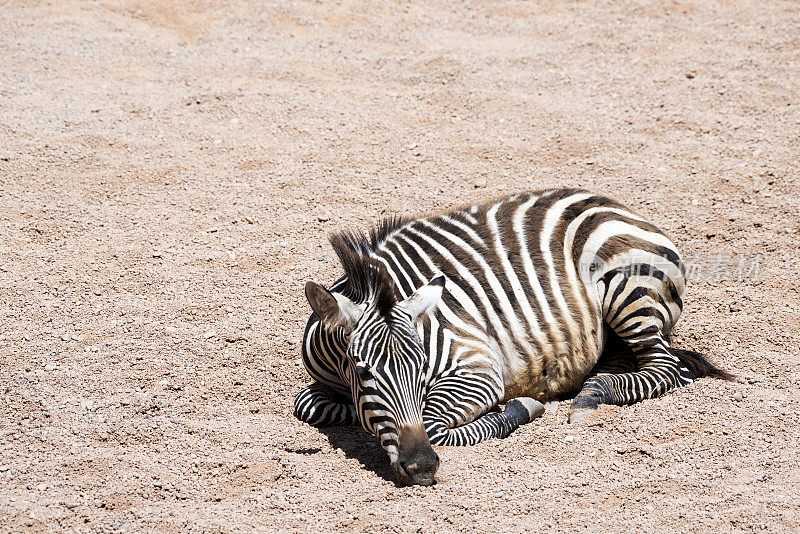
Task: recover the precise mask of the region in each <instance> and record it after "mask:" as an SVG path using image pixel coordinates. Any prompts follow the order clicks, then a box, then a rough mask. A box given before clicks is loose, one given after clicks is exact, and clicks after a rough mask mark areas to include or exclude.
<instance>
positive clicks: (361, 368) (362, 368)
mask: <svg viewBox="0 0 800 534" xmlns="http://www.w3.org/2000/svg"><path fill="white" fill-rule="evenodd" d="M356 374H358V378H360V379H361V380H369V379H370V378H372V373H371V372H370V370H369V368H368V367H367V366H366V364H363V363H358V364H356Z"/></svg>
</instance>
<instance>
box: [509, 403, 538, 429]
mask: <svg viewBox="0 0 800 534" xmlns="http://www.w3.org/2000/svg"><path fill="white" fill-rule="evenodd" d="M503 412H504V413H505V414H506V415H508V416H509V418H513V419H516V420H518V421H519V424H521V425H524V424H526V423H530V422H531V421H533V420H534V419H536V418H537V417H540V416H541V415H542V414H543V413H544V404H542V403H541V402H539V401H537V400H536V399H532V398H530V397H517V398H516V399H512V400H510V401H508V402H507V403H506V407H505V409H504V410H503Z"/></svg>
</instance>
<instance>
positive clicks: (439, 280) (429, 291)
mask: <svg viewBox="0 0 800 534" xmlns="http://www.w3.org/2000/svg"><path fill="white" fill-rule="evenodd" d="M445 281H446V279H445V277H444V275H443V274H440V275H438V276H435V277H433V278H432V279H431V281H430V282H428V283H427V284H425V285H424V286H422V287H421V288H419V289H417V290H416V291H414V294H413V295H411V296H410V297H408V298H407V299H406V300H404V301H403V302H401V303H400V304H398V306H401V307H402V309H403V310H404V311H406V312H407V313H408V314H409V315H411V321H412V322H416V321H417V319H419V317H420V315H422V314H424V313H427V312H429V311H431V310H432V309H433V308H434V307H435V306H436V305H437V304H438V303H439V301H440V300H441V298H442V291H444V284H445Z"/></svg>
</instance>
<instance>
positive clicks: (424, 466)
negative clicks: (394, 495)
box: [392, 426, 439, 486]
mask: <svg viewBox="0 0 800 534" xmlns="http://www.w3.org/2000/svg"><path fill="white" fill-rule="evenodd" d="M398 441H399V444H400V447H399V449H400V454H399V455H398V457H397V461H396V462H395V463H393V464H392V469H393V470H394V473H395V476H396V477H397V479H398V481H399V482H400V483H401V484H406V485H418V486H430V485H432V484H434V483H435V482H436V480H435V478H434V476H435V475H436V470H437V469H439V455H438V454H436V452H435V451H434V450H433V448H431V442H430V440H429V439H428V434H426V433H425V429H424V428H423V427H422V426H420V427H419V428H417V427H412V428H405V429H403V430H400V433H399V440H398Z"/></svg>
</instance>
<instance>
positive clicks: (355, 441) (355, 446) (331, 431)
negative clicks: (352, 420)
mask: <svg viewBox="0 0 800 534" xmlns="http://www.w3.org/2000/svg"><path fill="white" fill-rule="evenodd" d="M318 430H319V431H320V432H322V433H323V434H325V436H326V437H327V438H328V442H329V443H330V444H331V447H333V448H334V449H339V450H341V451H343V452H344V454H345V456H346V457H347V458H355V459H356V460H358V461H359V462H360V463H361V465H362V467H363V468H364V469H369V470H370V471H372V472H373V473H375V474H376V475H378V476H379V477H381V478H382V479H384V480H386V481H387V482H391V483H393V484H396V480H395V477H394V473H393V472H392V468H391V467H390V466H389V458H388V457H387V456H386V451H384V450H383V448H382V447H381V445H380V443H378V440H377V438H375V436H372V435H370V434H367V433H366V432H365V431H364V430H363V429H362V428H361V427H357V426H332V427H328V428H320V429H318Z"/></svg>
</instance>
